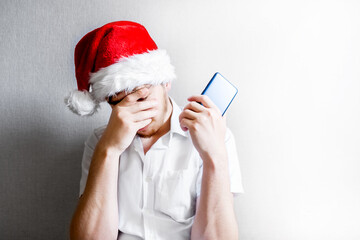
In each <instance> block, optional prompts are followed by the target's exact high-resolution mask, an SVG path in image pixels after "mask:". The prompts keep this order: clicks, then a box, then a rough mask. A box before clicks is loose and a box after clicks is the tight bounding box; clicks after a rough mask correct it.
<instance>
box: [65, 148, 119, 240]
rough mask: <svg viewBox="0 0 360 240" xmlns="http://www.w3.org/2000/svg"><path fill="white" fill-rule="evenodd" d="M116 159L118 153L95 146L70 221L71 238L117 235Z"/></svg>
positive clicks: (113, 237) (101, 237)
mask: <svg viewBox="0 0 360 240" xmlns="http://www.w3.org/2000/svg"><path fill="white" fill-rule="evenodd" d="M118 159H119V153H117V152H111V151H107V150H105V149H104V148H101V147H99V146H97V147H96V149H95V151H94V154H93V158H92V161H91V165H90V168H89V175H88V179H87V183H86V187H85V190H84V193H83V195H82V196H81V198H80V199H79V203H78V206H77V208H76V210H75V213H74V215H73V219H72V222H71V226H70V237H71V239H104V240H106V239H112V240H115V239H116V238H117V233H118V219H119V218H118V204H117V180H118V167H119V160H118Z"/></svg>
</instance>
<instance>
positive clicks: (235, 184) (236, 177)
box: [196, 128, 244, 197]
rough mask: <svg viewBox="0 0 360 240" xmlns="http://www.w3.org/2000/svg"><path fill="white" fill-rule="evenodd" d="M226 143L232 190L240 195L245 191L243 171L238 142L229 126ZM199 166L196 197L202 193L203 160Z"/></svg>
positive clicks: (234, 193)
mask: <svg viewBox="0 0 360 240" xmlns="http://www.w3.org/2000/svg"><path fill="white" fill-rule="evenodd" d="M225 144H226V149H227V153H228V162H229V165H228V166H229V177H230V191H231V192H232V193H233V195H234V196H237V195H239V194H240V193H243V192H244V189H243V185H242V180H241V171H240V164H239V159H238V155H237V151H236V144H235V140H234V136H233V134H232V132H231V131H230V129H229V128H227V130H226V137H225ZM200 161H201V165H200V168H199V172H198V176H197V179H196V197H199V196H200V193H201V180H202V172H203V164H202V160H201V159H200Z"/></svg>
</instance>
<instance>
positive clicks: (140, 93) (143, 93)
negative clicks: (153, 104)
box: [123, 87, 150, 103]
mask: <svg viewBox="0 0 360 240" xmlns="http://www.w3.org/2000/svg"><path fill="white" fill-rule="evenodd" d="M149 93H150V91H149V89H148V88H146V87H143V88H140V89H139V90H136V91H135V92H132V93H130V94H129V95H127V96H126V97H125V98H124V100H123V101H125V102H127V103H134V102H136V101H137V100H139V99H142V98H146V97H147V96H148V95H149Z"/></svg>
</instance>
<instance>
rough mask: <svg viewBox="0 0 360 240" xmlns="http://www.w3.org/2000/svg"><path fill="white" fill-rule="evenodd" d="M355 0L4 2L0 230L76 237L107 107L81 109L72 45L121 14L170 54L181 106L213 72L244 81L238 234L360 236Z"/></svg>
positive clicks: (236, 112)
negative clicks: (73, 104)
mask: <svg viewBox="0 0 360 240" xmlns="http://www.w3.org/2000/svg"><path fill="white" fill-rule="evenodd" d="M359 10H360V4H359V2H358V1H355V0H354V1H344V0H341V1H340V0H339V1H325V0H318V1H303V0H301V1H300V0H298V1H297V0H296V1H286V0H283V1H281V0H276V1H261V0H253V1H235V0H229V1H220V0H219V1H214V0H207V1H205V0H204V1H200V0H198V1H191V0H185V1H175V0H153V1H131V0H126V1H120V0H117V1H115V0H112V1H111V0H102V1H93V0H92V1H89V0H86V1H85V0H77V1H71V0H57V1H46V0H42V1H40V0H39V1H15V0H2V1H1V2H0V12H1V14H0V24H1V30H0V56H1V58H0V80H1V83H2V87H1V89H0V95H1V100H0V104H1V105H0V107H1V114H0V124H1V125H0V134H1V139H0V239H68V226H69V222H70V219H71V215H72V213H73V211H74V208H75V206H76V203H77V197H78V191H79V189H78V188H79V180H80V161H81V155H82V151H83V142H84V140H85V138H86V137H87V136H88V135H89V134H90V132H91V131H92V129H93V128H95V127H97V126H100V125H102V124H104V123H106V122H107V118H108V116H109V113H110V108H109V107H107V106H106V105H102V110H101V111H100V112H99V113H98V114H97V115H96V116H94V117H92V118H79V117H77V116H76V115H74V114H72V113H71V112H70V111H69V110H68V109H66V108H65V106H64V104H63V97H64V96H65V95H66V94H67V93H68V91H70V90H72V89H74V88H75V87H76V83H75V79H74V66H73V50H74V47H75V44H76V43H77V41H78V40H79V39H80V38H81V37H82V36H83V35H84V34H85V33H87V32H88V31H90V30H92V29H94V28H96V27H99V26H101V25H103V24H105V23H107V22H110V21H115V20H123V19H127V20H134V21H138V22H141V23H142V24H144V25H145V26H146V27H147V29H148V30H149V32H150V34H151V35H152V36H153V38H154V39H155V41H156V42H157V43H158V45H159V46H160V47H162V48H165V49H167V50H168V52H169V54H170V56H171V57H172V61H173V64H174V65H175V67H176V71H177V74H178V80H177V82H175V83H174V84H173V89H172V90H171V94H172V96H173V97H174V98H175V99H176V100H177V102H178V103H180V104H181V105H183V104H185V100H186V97H187V96H189V95H191V94H197V93H200V92H201V90H202V89H203V87H204V86H205V84H206V82H207V81H208V79H209V78H210V77H211V76H212V74H213V73H214V72H215V71H219V72H221V73H223V75H225V76H226V77H227V78H229V79H230V80H232V81H233V82H234V83H235V84H236V85H237V86H238V88H239V94H238V96H237V98H236V99H235V102H234V103H233V105H232V106H231V107H230V109H229V112H228V125H229V126H230V127H231V128H232V130H233V133H234V135H235V138H236V140H237V146H238V152H239V157H240V164H241V168H242V174H243V182H244V188H245V191H246V193H245V194H243V195H242V196H241V197H240V199H239V203H237V204H236V213H237V216H238V219H239V228H240V239H244V240H297V239H299V240H300V239H301V240H303V239H309V240H312V239H314V240H318V239H327V240H335V239H339V240H340V239H341V240H343V239H347V240H351V239H360V230H359V228H358V227H359V226H360V205H359V202H360V174H359V170H360V161H359V160H360V150H359V149H360V148H359V145H360V137H359V136H360V125H359V122H360V71H359V69H360V68H359V66H360V65H359V64H360V58H359V56H360V45H359V44H358V43H359V42H360V15H359Z"/></svg>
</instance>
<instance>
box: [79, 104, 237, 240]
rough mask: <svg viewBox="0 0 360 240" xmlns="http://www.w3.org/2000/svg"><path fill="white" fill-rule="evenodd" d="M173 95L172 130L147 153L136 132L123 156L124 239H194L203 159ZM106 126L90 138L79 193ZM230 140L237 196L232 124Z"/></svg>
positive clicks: (120, 183)
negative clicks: (192, 233)
mask: <svg viewBox="0 0 360 240" xmlns="http://www.w3.org/2000/svg"><path fill="white" fill-rule="evenodd" d="M170 99H171V102H172V105H173V111H172V114H171V120H170V131H169V132H168V133H166V134H165V135H163V136H162V137H160V138H159V139H158V140H157V142H156V143H154V145H153V146H152V147H151V148H150V149H149V151H148V152H147V153H146V155H144V151H143V146H142V142H141V139H140V137H139V136H135V138H134V139H133V141H132V143H131V144H130V146H129V147H128V148H127V149H126V150H125V151H124V152H123V153H122V154H121V155H120V156H119V174H118V211H119V231H120V232H121V234H120V237H119V239H147V240H148V239H150V240H151V239H154V240H155V239H156V240H162V239H164V240H168V239H172V240H180V239H181V240H182V239H190V232H191V226H192V224H193V221H194V217H195V210H196V209H195V208H196V199H197V197H198V196H199V195H200V192H201V179H202V165H203V163H202V160H201V158H200V156H199V154H198V152H197V150H196V149H195V147H194V145H193V144H192V141H191V137H190V134H189V132H188V131H187V132H184V131H183V130H182V129H181V127H180V123H179V115H180V113H181V108H180V107H179V106H178V105H177V104H176V103H175V101H174V100H173V99H172V98H170ZM105 128H106V125H105V126H102V127H100V128H97V129H95V130H94V132H93V134H91V135H90V136H89V138H88V139H87V140H86V142H85V150H84V154H83V159H82V174H81V180H80V195H81V194H82V193H83V192H84V189H85V185H86V181H87V176H88V171H89V167H90V164H91V158H92V155H93V151H94V149H95V146H96V144H97V142H98V140H99V138H100V137H101V135H102V134H103V132H104V130H105ZM225 143H226V148H227V151H228V162H229V164H228V165H229V176H230V191H231V192H232V193H233V194H234V195H237V194H239V193H242V192H243V187H242V182H241V173H240V166H239V161H238V157H237V152H236V145H235V141H234V137H233V135H232V133H231V131H230V130H229V129H227V132H226V138H225Z"/></svg>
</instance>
